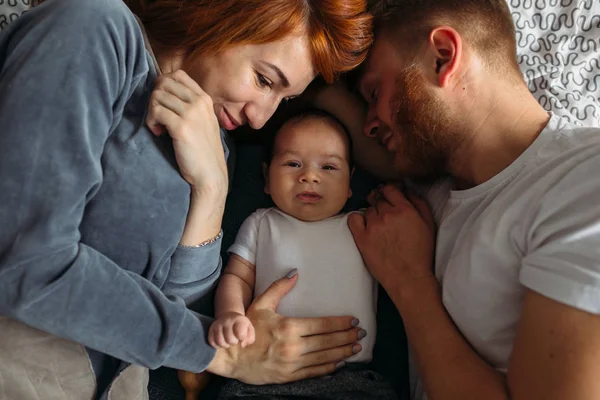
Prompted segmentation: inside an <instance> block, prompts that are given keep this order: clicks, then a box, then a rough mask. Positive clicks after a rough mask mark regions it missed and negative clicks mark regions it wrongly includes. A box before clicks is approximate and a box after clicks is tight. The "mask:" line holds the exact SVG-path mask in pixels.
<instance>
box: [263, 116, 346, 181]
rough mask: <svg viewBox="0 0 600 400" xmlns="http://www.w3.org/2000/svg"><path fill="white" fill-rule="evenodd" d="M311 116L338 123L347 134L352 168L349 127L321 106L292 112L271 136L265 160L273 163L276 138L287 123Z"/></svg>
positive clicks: (334, 123)
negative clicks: (320, 107)
mask: <svg viewBox="0 0 600 400" xmlns="http://www.w3.org/2000/svg"><path fill="white" fill-rule="evenodd" d="M309 118H315V119H325V120H327V121H329V122H330V123H332V124H333V125H336V126H338V127H339V128H341V131H342V132H344V134H345V135H346V139H348V164H349V167H350V169H351V170H352V167H353V166H354V163H353V161H352V137H351V136H350V132H349V131H348V128H346V125H344V124H343V123H342V122H341V121H340V120H339V119H338V118H337V117H336V116H335V115H333V114H331V113H329V112H327V111H325V110H321V109H319V108H309V109H302V110H300V111H298V112H295V113H293V114H291V115H290V116H289V117H288V118H287V119H286V120H285V122H283V124H281V125H280V126H279V128H278V129H277V130H276V131H275V134H274V135H273V136H272V137H271V140H270V141H269V142H268V144H267V154H266V159H265V162H266V163H267V165H269V164H270V163H271V160H272V159H273V152H274V150H275V139H276V138H277V134H278V133H279V132H280V131H281V130H282V129H283V128H284V127H285V126H286V125H289V124H292V123H297V122H300V121H302V120H305V119H309Z"/></svg>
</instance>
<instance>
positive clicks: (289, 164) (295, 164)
mask: <svg viewBox="0 0 600 400" xmlns="http://www.w3.org/2000/svg"><path fill="white" fill-rule="evenodd" d="M284 165H285V166H286V167H292V168H300V163H299V162H296V161H288V162H286V163H285V164H284Z"/></svg>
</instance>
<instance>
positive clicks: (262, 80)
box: [254, 71, 298, 104]
mask: <svg viewBox="0 0 600 400" xmlns="http://www.w3.org/2000/svg"><path fill="white" fill-rule="evenodd" d="M254 72H255V74H256V85H257V86H258V87H259V88H260V89H273V86H274V85H275V84H274V82H273V81H272V80H270V79H269V78H267V77H266V76H264V75H263V74H261V73H260V72H258V71H254ZM296 97H298V96H286V97H283V98H282V99H281V103H282V104H287V103H288V102H289V101H290V100H293V99H295V98H296Z"/></svg>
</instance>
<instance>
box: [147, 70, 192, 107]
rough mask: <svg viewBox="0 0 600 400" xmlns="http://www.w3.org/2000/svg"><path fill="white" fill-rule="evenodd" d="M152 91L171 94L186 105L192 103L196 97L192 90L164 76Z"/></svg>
mask: <svg viewBox="0 0 600 400" xmlns="http://www.w3.org/2000/svg"><path fill="white" fill-rule="evenodd" d="M163 76H164V75H163ZM154 90H162V91H165V92H167V93H171V94H172V95H174V96H177V97H178V98H180V99H181V100H182V101H184V102H186V103H193V102H194V100H195V98H196V97H197V96H198V94H196V92H195V91H194V90H192V89H191V88H189V87H188V86H186V85H184V84H183V83H181V82H178V81H176V80H175V79H173V78H172V77H171V76H165V78H164V79H162V80H160V81H157V84H156V87H155V88H154Z"/></svg>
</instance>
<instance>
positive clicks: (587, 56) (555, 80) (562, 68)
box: [0, 0, 600, 126]
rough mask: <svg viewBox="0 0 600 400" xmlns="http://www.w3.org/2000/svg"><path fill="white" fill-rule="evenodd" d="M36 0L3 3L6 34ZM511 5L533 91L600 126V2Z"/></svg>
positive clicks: (570, 115) (522, 0) (517, 1)
mask: <svg viewBox="0 0 600 400" xmlns="http://www.w3.org/2000/svg"><path fill="white" fill-rule="evenodd" d="M31 1H32V0H0V30H2V29H3V28H4V27H6V26H7V25H8V24H9V23H10V22H12V21H14V20H15V19H17V18H18V16H19V15H20V14H21V13H22V12H23V11H24V10H26V9H27V8H28V7H29V4H30V2H31ZM265 1H268V0H265ZM507 1H508V4H509V6H510V8H511V10H512V13H513V19H514V21H515V25H516V28H517V47H518V56H519V63H520V65H521V70H522V72H523V75H524V77H525V79H526V80H527V82H528V84H529V89H530V90H531V92H532V93H533V94H534V95H535V97H536V98H537V99H538V101H539V102H540V103H541V104H542V106H544V107H545V108H546V109H547V110H549V111H553V112H555V113H557V114H559V115H562V116H564V117H565V118H567V119H568V120H570V121H572V122H575V123H579V124H581V125H588V126H600V0H507Z"/></svg>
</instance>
